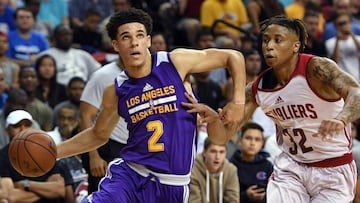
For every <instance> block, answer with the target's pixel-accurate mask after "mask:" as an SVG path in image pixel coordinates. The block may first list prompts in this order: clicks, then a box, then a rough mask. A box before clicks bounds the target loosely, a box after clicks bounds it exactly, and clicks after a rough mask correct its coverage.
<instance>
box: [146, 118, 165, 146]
mask: <svg viewBox="0 0 360 203" xmlns="http://www.w3.org/2000/svg"><path fill="white" fill-rule="evenodd" d="M146 129H147V131H148V132H151V131H153V134H152V135H151V136H150V138H149V140H148V150H149V152H161V151H164V143H158V142H157V141H158V140H159V139H160V137H161V136H162V135H163V133H164V129H163V123H162V122H161V121H159V120H156V121H150V122H148V123H147V124H146Z"/></svg>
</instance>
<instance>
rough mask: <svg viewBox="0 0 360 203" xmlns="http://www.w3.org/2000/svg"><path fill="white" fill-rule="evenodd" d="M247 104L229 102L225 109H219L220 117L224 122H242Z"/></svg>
mask: <svg viewBox="0 0 360 203" xmlns="http://www.w3.org/2000/svg"><path fill="white" fill-rule="evenodd" d="M244 110H245V104H236V103H235V102H228V103H227V104H226V106H225V107H224V108H223V109H218V112H219V117H220V119H221V121H222V122H223V123H224V124H228V123H240V121H241V120H242V119H243V117H244V112H245V111H244Z"/></svg>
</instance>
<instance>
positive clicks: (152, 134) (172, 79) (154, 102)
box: [90, 52, 196, 202]
mask: <svg viewBox="0 0 360 203" xmlns="http://www.w3.org/2000/svg"><path fill="white" fill-rule="evenodd" d="M115 88H116V93H117V95H118V97H119V100H118V113H119V115H121V116H122V117H123V118H124V119H125V121H126V122H127V127H128V130H129V138H128V142H127V145H126V146H125V147H124V148H123V149H122V153H121V154H122V159H119V160H114V161H113V162H112V163H111V164H110V166H109V170H108V172H107V175H106V177H105V178H104V179H103V180H102V182H101V184H100V187H101V189H102V190H100V191H99V192H96V193H94V194H93V195H92V202H108V201H114V202H145V201H146V202H186V201H187V196H188V184H189V182H190V171H191V168H192V164H193V160H194V156H195V140H196V114H190V113H188V112H186V109H185V108H184V107H182V106H181V102H187V99H186V97H185V95H184V93H185V91H186V90H185V87H184V84H183V81H182V79H181V78H180V75H179V73H178V72H177V70H176V68H175V67H174V65H173V63H172V62H171V60H170V57H169V53H168V52H159V53H157V54H155V55H154V56H153V65H152V70H151V73H150V74H149V75H148V76H145V77H143V78H131V77H130V76H129V75H127V72H126V71H124V72H123V73H121V74H120V75H119V76H117V78H116V79H115ZM115 178H116V181H112V180H113V179H115ZM134 191H137V192H134ZM154 193H156V194H157V195H156V197H153V196H154V195H153V194H154ZM154 198H155V199H154ZM90 201H91V200H90Z"/></svg>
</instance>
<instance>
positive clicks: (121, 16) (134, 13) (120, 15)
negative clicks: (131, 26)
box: [106, 8, 153, 40]
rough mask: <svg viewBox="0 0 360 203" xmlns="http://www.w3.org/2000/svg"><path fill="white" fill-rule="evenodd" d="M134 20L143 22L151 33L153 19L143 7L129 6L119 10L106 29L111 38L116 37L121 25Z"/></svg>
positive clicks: (149, 33)
mask: <svg viewBox="0 0 360 203" xmlns="http://www.w3.org/2000/svg"><path fill="white" fill-rule="evenodd" d="M133 22H137V23H141V24H143V25H144V26H145V29H146V32H147V34H148V35H151V32H152V28H153V21H152V18H151V17H150V15H149V14H148V13H146V12H145V11H143V10H141V9H136V8H129V9H125V10H122V11H119V12H117V13H115V14H113V15H112V16H111V18H110V20H109V22H108V24H107V25H106V30H107V33H108V35H109V37H110V39H112V40H114V39H116V36H117V33H118V28H119V26H121V25H123V24H126V23H133Z"/></svg>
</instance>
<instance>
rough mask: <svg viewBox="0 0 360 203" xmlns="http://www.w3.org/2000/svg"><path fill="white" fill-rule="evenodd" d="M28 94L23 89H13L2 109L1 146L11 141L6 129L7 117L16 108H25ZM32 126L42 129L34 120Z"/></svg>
mask: <svg viewBox="0 0 360 203" xmlns="http://www.w3.org/2000/svg"><path fill="white" fill-rule="evenodd" d="M26 102H27V95H26V92H25V91H24V90H23V89H20V88H17V89H11V90H10V91H9V92H8V98H7V100H6V103H5V105H4V108H3V110H2V111H0V148H3V147H4V146H5V145H7V144H8V143H9V136H8V134H7V132H6V130H5V119H6V117H7V116H8V115H9V113H10V112H12V111H14V110H24V109H25V107H26ZM32 127H33V128H35V129H40V126H39V124H38V123H37V122H36V121H35V120H33V122H32Z"/></svg>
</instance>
